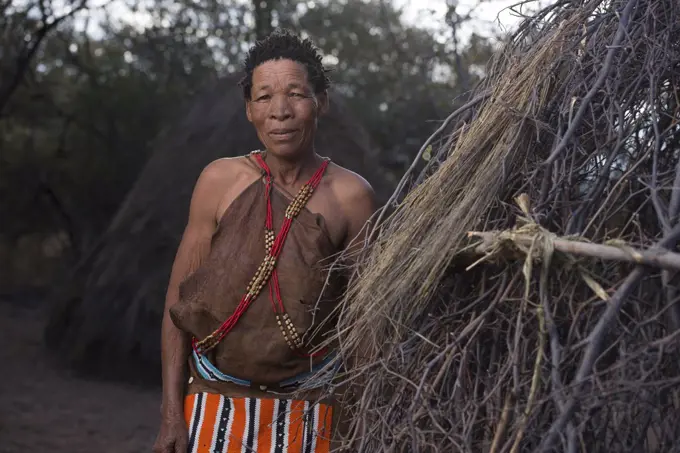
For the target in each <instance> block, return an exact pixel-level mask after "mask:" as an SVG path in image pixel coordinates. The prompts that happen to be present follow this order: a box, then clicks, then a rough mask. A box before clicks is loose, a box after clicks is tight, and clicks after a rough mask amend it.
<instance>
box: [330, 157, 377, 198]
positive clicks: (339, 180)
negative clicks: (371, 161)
mask: <svg viewBox="0 0 680 453" xmlns="http://www.w3.org/2000/svg"><path fill="white" fill-rule="evenodd" d="M328 172H329V176H331V178H329V179H330V180H331V185H332V189H333V192H334V193H335V194H336V196H337V198H338V200H340V201H341V202H343V203H354V202H357V201H362V200H364V201H371V202H373V203H375V191H374V190H373V187H372V186H371V184H370V183H369V182H368V181H366V179H365V178H364V177H362V176H361V175H359V174H358V173H355V172H353V171H351V170H348V169H346V168H344V167H341V166H340V165H337V164H335V163H331V164H330V165H329V167H328Z"/></svg>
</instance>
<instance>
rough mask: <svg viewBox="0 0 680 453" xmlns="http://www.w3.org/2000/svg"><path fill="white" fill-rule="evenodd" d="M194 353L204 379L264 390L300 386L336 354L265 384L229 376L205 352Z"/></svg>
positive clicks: (336, 365)
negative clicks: (277, 381) (283, 378)
mask: <svg viewBox="0 0 680 453" xmlns="http://www.w3.org/2000/svg"><path fill="white" fill-rule="evenodd" d="M192 355H193V358H194V363H195V364H196V369H197V370H198V373H199V374H200V375H201V377H202V378H203V379H205V380H206V381H212V382H230V383H232V384H237V385H241V386H244V387H249V388H257V389H259V390H262V391H268V390H275V389H280V390H292V389H293V388H295V387H297V386H299V385H300V384H303V383H304V382H305V381H306V380H307V379H309V378H310V377H311V376H313V375H314V374H315V373H317V372H319V370H321V369H323V367H325V366H326V365H328V364H329V363H331V361H332V360H333V358H334V355H329V356H327V357H326V358H325V359H323V360H322V361H321V362H319V363H317V364H315V365H314V366H313V367H312V369H311V370H310V371H307V372H304V373H300V374H298V375H296V376H293V377H292V378H288V379H285V380H283V381H281V382H279V383H278V384H274V385H264V384H256V383H253V382H252V381H249V380H246V379H239V378H236V377H233V376H229V375H228V374H225V373H223V372H221V371H220V370H218V369H217V367H216V366H215V365H213V364H212V362H210V360H209V359H208V357H206V356H205V355H203V354H200V353H197V352H196V351H192ZM338 366H339V363H336V364H335V365H333V367H331V369H330V370H329V371H330V372H331V373H332V372H334V371H335V370H337V368H338Z"/></svg>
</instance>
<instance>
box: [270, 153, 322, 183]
mask: <svg viewBox="0 0 680 453" xmlns="http://www.w3.org/2000/svg"><path fill="white" fill-rule="evenodd" d="M318 160H319V159H318V156H317V155H316V153H315V152H314V150H311V151H310V152H307V153H305V154H304V155H303V156H301V157H300V158H298V159H294V160H293V159H281V158H279V157H277V156H275V155H273V154H272V153H267V154H266V157H265V161H266V162H267V165H268V166H269V169H270V171H271V174H272V177H273V178H274V179H275V180H277V181H279V184H283V185H285V186H295V185H296V183H298V182H299V181H300V180H301V179H305V180H306V179H308V178H310V177H311V175H312V174H313V173H314V171H315V170H316V167H317V166H318V165H319V163H318Z"/></svg>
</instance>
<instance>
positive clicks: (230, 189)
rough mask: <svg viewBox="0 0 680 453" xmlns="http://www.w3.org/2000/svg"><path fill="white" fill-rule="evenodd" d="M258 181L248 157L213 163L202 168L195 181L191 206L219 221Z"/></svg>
mask: <svg viewBox="0 0 680 453" xmlns="http://www.w3.org/2000/svg"><path fill="white" fill-rule="evenodd" d="M258 177H259V173H258V171H257V169H256V168H255V167H254V165H253V163H252V162H250V160H249V159H248V157H246V156H238V157H225V158H221V159H217V160H214V161H212V162H210V163H209V164H208V165H206V166H205V168H203V171H202V172H201V174H200V176H199V177H198V180H197V181H196V186H195V188H194V195H193V201H192V205H194V204H195V205H197V208H199V209H201V210H202V211H204V212H209V213H210V215H211V217H212V218H213V219H214V220H215V221H217V220H218V219H219V218H221V215H222V213H223V212H224V211H225V210H226V207H228V206H229V204H231V202H232V201H233V200H234V199H235V198H236V196H237V195H238V194H239V193H240V192H241V191H243V190H244V189H245V188H246V187H247V186H248V185H249V184H250V183H252V182H253V181H255V180H256V179H257V178H258Z"/></svg>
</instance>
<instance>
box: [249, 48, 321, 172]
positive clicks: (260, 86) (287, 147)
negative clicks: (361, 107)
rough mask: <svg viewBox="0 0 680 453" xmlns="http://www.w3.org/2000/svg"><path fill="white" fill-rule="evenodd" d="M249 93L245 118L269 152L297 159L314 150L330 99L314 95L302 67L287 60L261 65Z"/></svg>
mask: <svg viewBox="0 0 680 453" xmlns="http://www.w3.org/2000/svg"><path fill="white" fill-rule="evenodd" d="M250 93H251V98H250V100H249V101H247V102H246V114H247V115H248V120H249V121H250V122H251V123H252V124H253V126H255V130H256V131H257V135H258V137H259V138H260V141H262V144H263V145H264V146H265V148H266V150H267V151H268V152H270V153H272V154H274V155H276V156H279V157H282V158H288V159H291V158H292V159H294V158H296V157H300V156H302V155H304V154H305V153H306V152H308V151H310V150H311V149H313V145H314V135H315V134H316V124H317V119H318V117H319V115H320V114H322V113H324V112H325V110H326V108H327V105H328V98H327V96H326V94H325V93H324V94H315V93H314V88H313V87H312V85H311V84H310V83H309V79H308V75H307V69H306V68H305V67H304V66H303V65H302V64H300V63H298V62H296V61H293V60H288V59H281V60H270V61H267V62H265V63H262V64H261V65H259V66H257V67H256V68H255V70H254V71H253V83H252V89H251V92H250Z"/></svg>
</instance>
